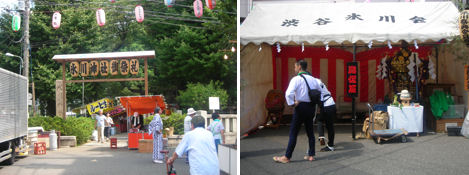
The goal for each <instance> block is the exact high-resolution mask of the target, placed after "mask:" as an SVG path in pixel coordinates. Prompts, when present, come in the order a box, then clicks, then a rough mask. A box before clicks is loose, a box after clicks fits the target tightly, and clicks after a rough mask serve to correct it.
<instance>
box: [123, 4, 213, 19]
mask: <svg viewBox="0 0 469 175" xmlns="http://www.w3.org/2000/svg"><path fill="white" fill-rule="evenodd" d="M116 8H120V9H128V10H132V9H131V8H132V7H123V6H117V7H116ZM147 13H152V14H163V15H173V16H178V17H189V18H192V19H199V18H197V17H194V16H187V15H179V14H175V13H163V12H156V11H151V10H145V14H147ZM165 17H166V16H165ZM202 18H204V19H214V20H217V18H214V17H202ZM185 19H187V18H185ZM210 22H213V23H220V22H219V21H210Z"/></svg>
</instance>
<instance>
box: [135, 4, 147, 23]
mask: <svg viewBox="0 0 469 175" xmlns="http://www.w3.org/2000/svg"><path fill="white" fill-rule="evenodd" d="M144 18H145V16H144V14H143V7H142V6H141V5H137V6H136V7H135V19H136V20H137V22H143V19H144Z"/></svg>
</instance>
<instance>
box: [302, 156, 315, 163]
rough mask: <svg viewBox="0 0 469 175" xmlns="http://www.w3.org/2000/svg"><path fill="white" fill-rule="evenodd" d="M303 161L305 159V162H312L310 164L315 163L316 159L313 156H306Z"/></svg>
mask: <svg viewBox="0 0 469 175" xmlns="http://www.w3.org/2000/svg"><path fill="white" fill-rule="evenodd" d="M303 159H305V160H307V161H310V162H312V161H315V160H316V159H314V157H313V156H304V157H303Z"/></svg>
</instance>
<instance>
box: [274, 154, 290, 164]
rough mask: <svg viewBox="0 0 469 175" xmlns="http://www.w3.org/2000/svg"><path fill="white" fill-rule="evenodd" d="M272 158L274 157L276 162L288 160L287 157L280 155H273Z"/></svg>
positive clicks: (287, 161)
mask: <svg viewBox="0 0 469 175" xmlns="http://www.w3.org/2000/svg"><path fill="white" fill-rule="evenodd" d="M273 159H274V161H275V162H278V163H289V162H290V160H289V159H288V158H286V157H285V156H281V157H278V156H274V157H273Z"/></svg>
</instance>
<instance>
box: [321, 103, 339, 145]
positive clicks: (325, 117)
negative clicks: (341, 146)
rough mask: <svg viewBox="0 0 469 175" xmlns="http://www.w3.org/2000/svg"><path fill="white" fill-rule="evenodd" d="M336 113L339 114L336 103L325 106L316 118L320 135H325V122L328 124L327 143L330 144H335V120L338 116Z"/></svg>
mask: <svg viewBox="0 0 469 175" xmlns="http://www.w3.org/2000/svg"><path fill="white" fill-rule="evenodd" d="M336 114H337V109H336V107H335V105H331V106H325V107H324V108H323V109H321V114H320V115H319V116H318V118H317V119H316V122H317V124H318V133H319V137H324V126H323V123H325V124H326V129H327V137H328V143H327V145H329V146H334V135H335V132H334V121H335V118H336Z"/></svg>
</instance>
